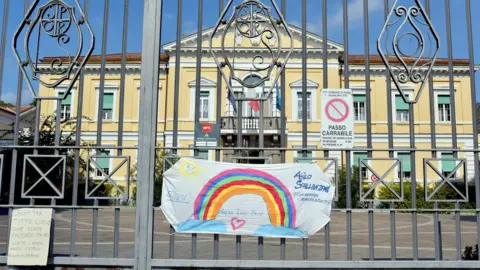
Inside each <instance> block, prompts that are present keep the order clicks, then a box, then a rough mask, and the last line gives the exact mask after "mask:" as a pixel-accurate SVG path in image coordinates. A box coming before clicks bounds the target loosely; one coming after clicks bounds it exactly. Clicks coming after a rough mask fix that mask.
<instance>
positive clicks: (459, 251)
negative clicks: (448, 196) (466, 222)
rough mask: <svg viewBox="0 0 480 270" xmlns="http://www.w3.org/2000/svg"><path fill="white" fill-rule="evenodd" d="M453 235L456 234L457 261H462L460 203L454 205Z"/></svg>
mask: <svg viewBox="0 0 480 270" xmlns="http://www.w3.org/2000/svg"><path fill="white" fill-rule="evenodd" d="M455 233H456V237H455V239H456V244H457V261H461V260H462V232H461V225H460V203H459V202H456V203H455Z"/></svg>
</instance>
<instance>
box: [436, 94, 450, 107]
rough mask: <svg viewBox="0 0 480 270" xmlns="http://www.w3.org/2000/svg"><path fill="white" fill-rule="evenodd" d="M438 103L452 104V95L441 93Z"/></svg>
mask: <svg viewBox="0 0 480 270" xmlns="http://www.w3.org/2000/svg"><path fill="white" fill-rule="evenodd" d="M438 104H448V105H449V104H450V96H449V95H439V96H438Z"/></svg>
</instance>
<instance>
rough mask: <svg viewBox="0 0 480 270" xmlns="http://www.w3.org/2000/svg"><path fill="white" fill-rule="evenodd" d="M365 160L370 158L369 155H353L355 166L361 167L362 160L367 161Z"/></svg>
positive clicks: (359, 153) (360, 153)
mask: <svg viewBox="0 0 480 270" xmlns="http://www.w3.org/2000/svg"><path fill="white" fill-rule="evenodd" d="M365 158H368V154H367V153H363V152H356V153H353V165H355V166H357V167H360V159H365Z"/></svg>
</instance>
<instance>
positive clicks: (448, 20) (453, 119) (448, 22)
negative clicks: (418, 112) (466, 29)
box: [445, 0, 458, 158]
mask: <svg viewBox="0 0 480 270" xmlns="http://www.w3.org/2000/svg"><path fill="white" fill-rule="evenodd" d="M445 17H446V24H445V26H446V28H447V47H448V84H449V88H450V115H451V117H450V122H451V124H452V148H453V149H457V147H458V145H457V114H456V107H457V106H455V81H454V78H453V48H452V19H451V15H450V0H445ZM453 156H454V158H457V157H458V152H457V151H454V152H453Z"/></svg>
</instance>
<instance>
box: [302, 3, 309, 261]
mask: <svg viewBox="0 0 480 270" xmlns="http://www.w3.org/2000/svg"><path fill="white" fill-rule="evenodd" d="M307 120H308V119H307V0H302V148H303V149H304V150H303V151H302V153H303V154H302V155H303V157H307V151H306V150H305V149H306V148H307V147H308V136H307V130H308V122H307ZM303 259H304V260H308V238H303Z"/></svg>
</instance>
